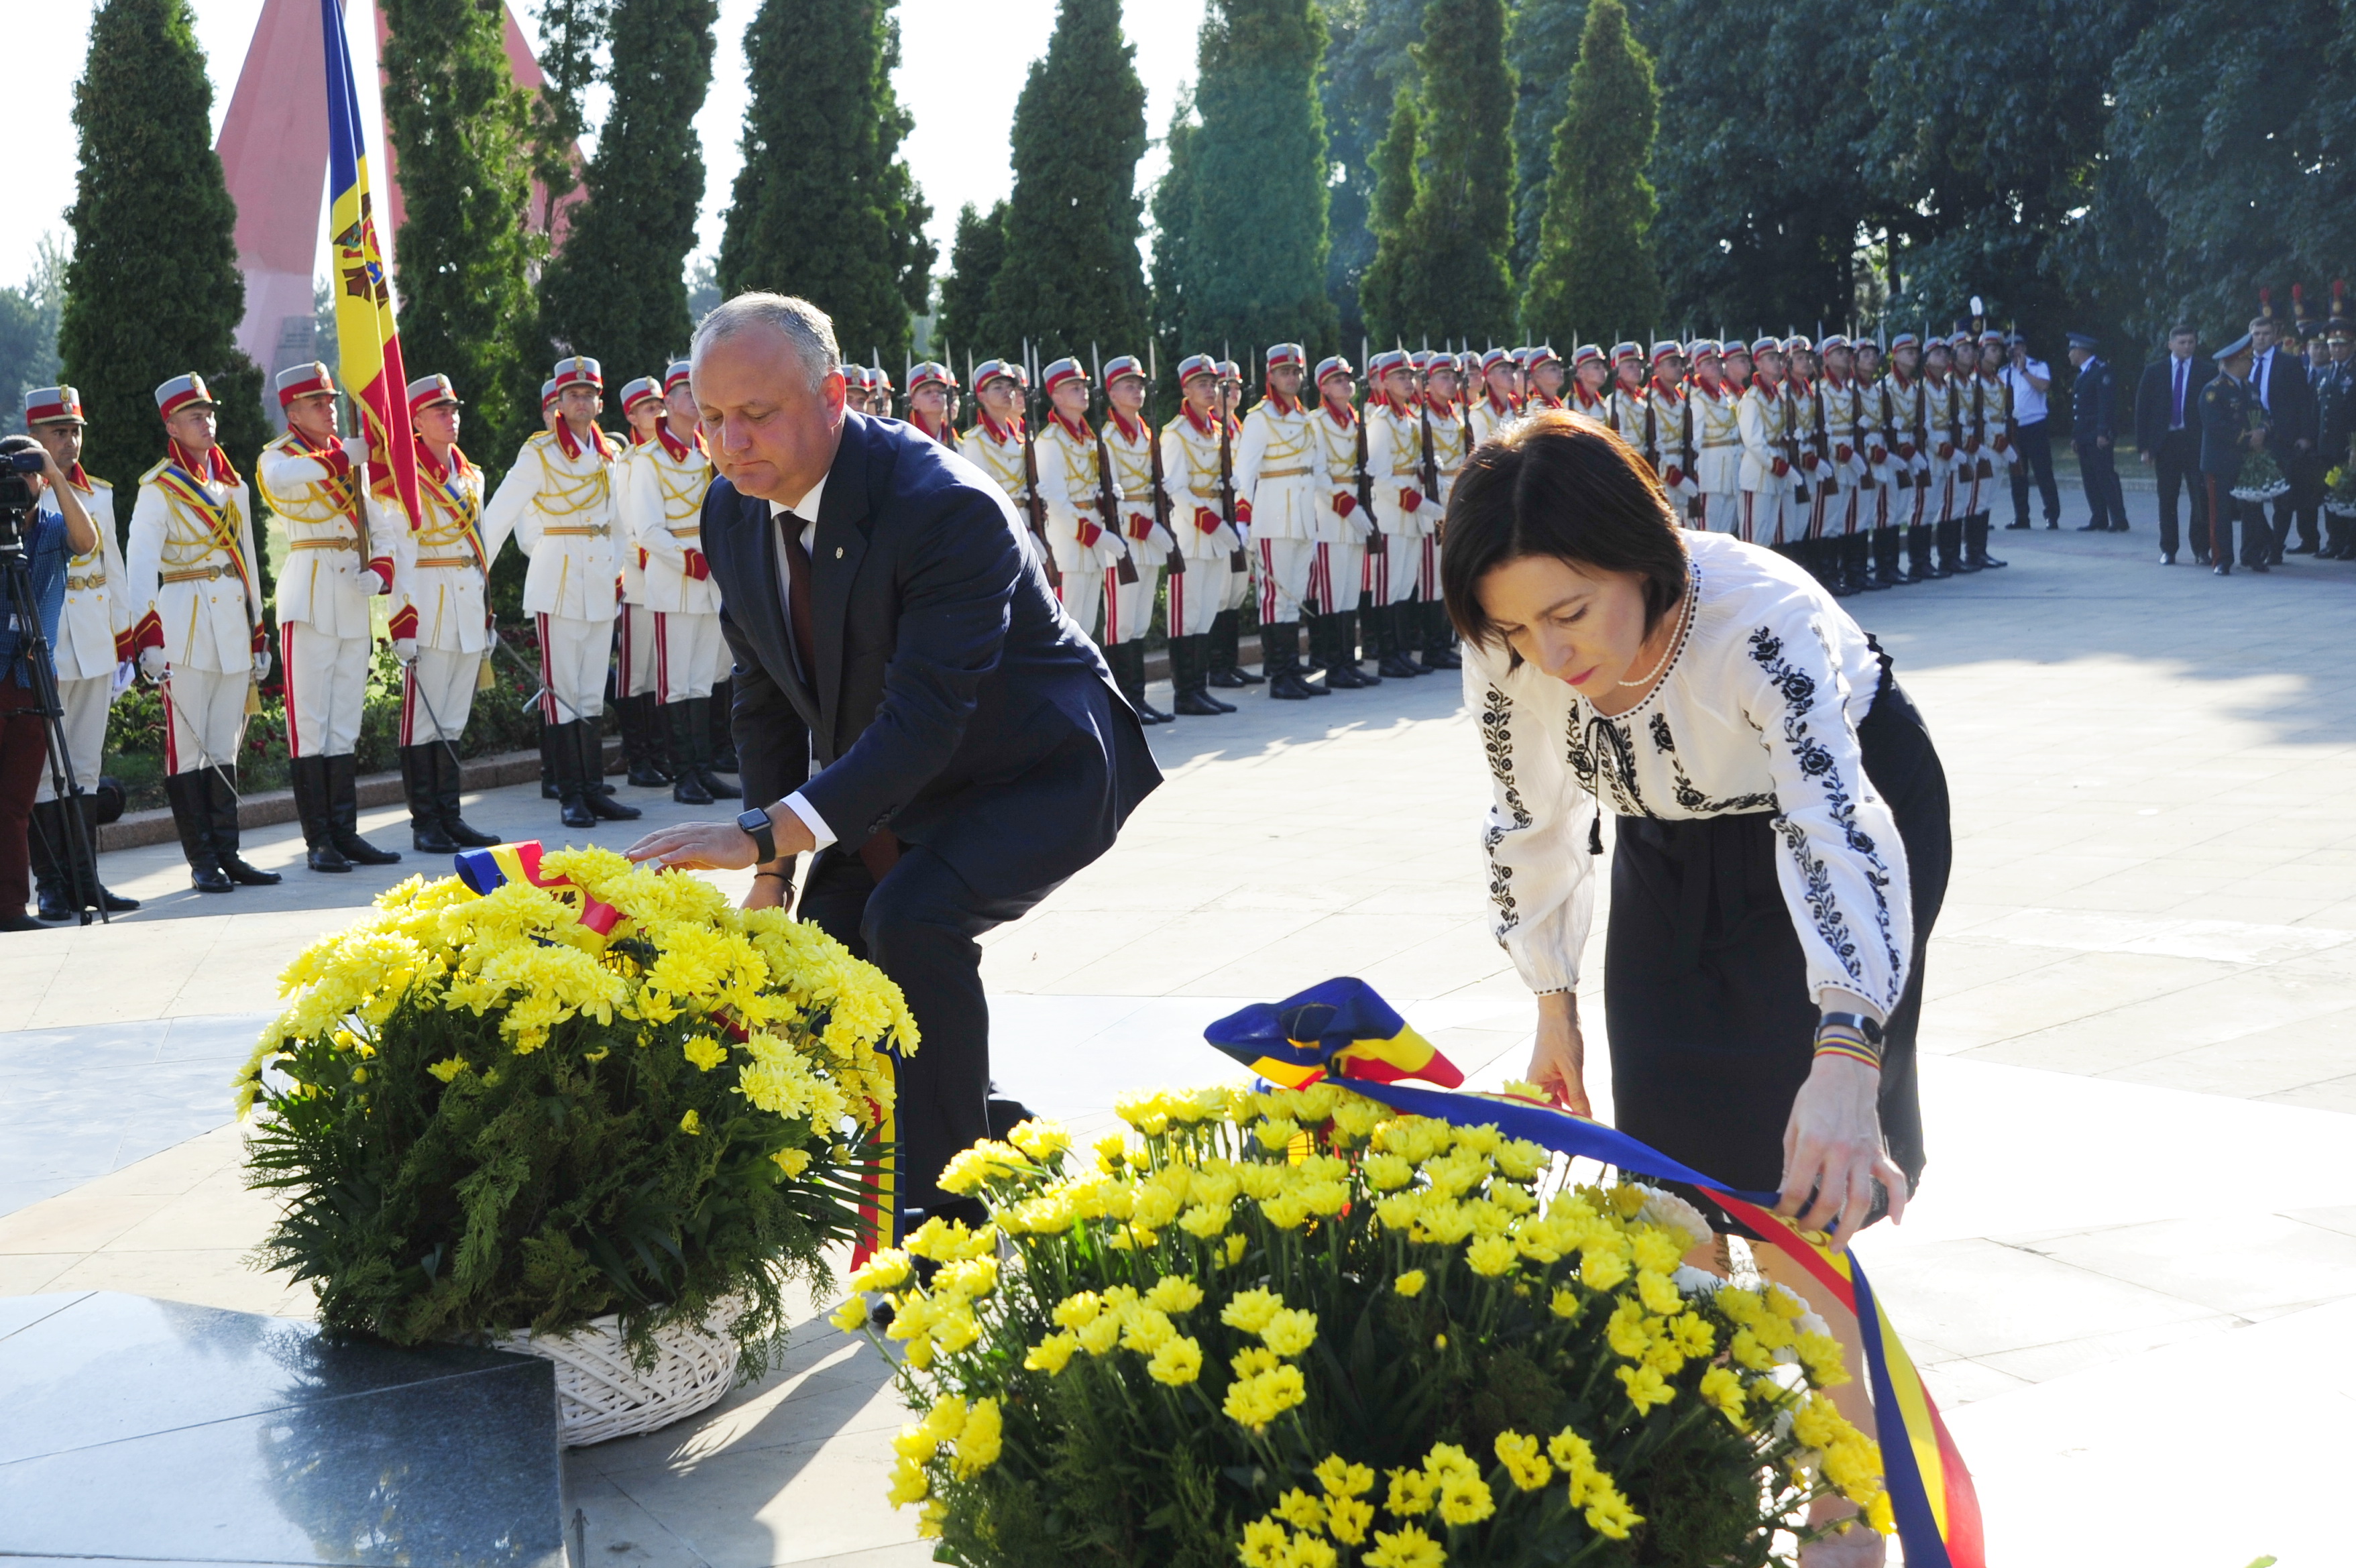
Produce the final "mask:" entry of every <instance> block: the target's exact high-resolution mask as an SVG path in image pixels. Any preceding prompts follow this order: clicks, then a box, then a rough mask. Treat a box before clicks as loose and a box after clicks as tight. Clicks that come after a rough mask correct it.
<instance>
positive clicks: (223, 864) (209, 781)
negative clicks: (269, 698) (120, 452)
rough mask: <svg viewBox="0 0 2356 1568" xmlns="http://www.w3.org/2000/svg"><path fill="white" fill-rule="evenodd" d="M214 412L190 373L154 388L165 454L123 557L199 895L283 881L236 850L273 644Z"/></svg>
mask: <svg viewBox="0 0 2356 1568" xmlns="http://www.w3.org/2000/svg"><path fill="white" fill-rule="evenodd" d="M216 407H217V405H216V404H215V403H214V402H213V396H212V393H211V392H209V391H208V390H207V389H206V387H205V382H204V378H203V377H201V376H198V375H197V374H195V373H193V372H191V373H190V374H187V375H185V376H175V377H173V378H172V379H171V380H170V381H166V382H165V383H164V384H163V385H162V386H159V387H157V388H156V389H155V408H156V412H157V413H160V414H162V416H163V420H164V432H165V435H166V441H167V446H166V453H165V456H164V460H163V461H162V462H160V463H157V464H156V465H155V467H152V468H150V469H148V470H147V471H146V472H145V474H143V475H141V476H140V478H139V499H138V500H137V502H136V503H134V505H133V507H132V509H131V538H130V543H129V547H128V548H127V549H125V551H124V552H123V554H124V557H125V561H124V572H123V578H124V581H125V583H126V585H128V588H129V591H130V596H131V608H132V610H133V611H134V612H135V618H134V623H133V631H132V640H133V642H134V645H135V646H136V647H137V648H138V650H139V670H140V673H141V674H143V675H145V676H146V677H147V678H148V679H149V680H151V681H154V682H156V684H157V685H158V686H159V687H160V688H161V689H162V693H163V697H164V712H165V725H166V727H165V732H164V768H165V773H166V778H165V780H164V792H165V794H166V797H167V798H168V799H169V800H171V803H172V822H173V825H174V826H176V827H177V828H178V830H179V833H180V849H181V852H182V853H183V854H186V855H187V860H188V877H189V880H190V882H191V883H193V884H194V885H195V886H196V889H197V891H198V892H199V893H227V892H229V891H230V889H231V888H232V887H236V886H246V887H267V886H273V884H275V883H277V882H278V881H279V880H280V877H279V875H278V873H276V872H274V871H263V870H261V869H259V868H258V867H256V866H253V865H250V864H248V863H247V862H246V860H245V859H244V858H243V857H242V856H241V855H240V854H238V821H237V804H238V796H237V779H236V768H237V750H238V743H239V742H240V740H241V739H242V738H243V736H244V734H245V716H246V707H247V703H248V702H249V700H250V699H251V698H252V695H253V689H254V686H255V685H256V684H257V683H259V682H262V680H264V679H266V678H267V677H268V676H269V673H270V640H269V635H268V632H267V630H266V629H265V627H264V623H263V620H262V586H261V583H260V580H259V579H258V578H257V577H256V575H255V573H254V553H253V519H252V513H251V512H249V511H248V510H246V489H245V480H244V479H243V478H241V477H240V476H239V474H238V471H237V470H236V469H235V468H233V467H230V461H229V458H228V456H226V455H225V454H224V453H223V452H222V451H221V449H220V445H219V443H218V441H217V440H216V438H215V437H216V434H217V430H218V425H217V424H216V419H215V409H216Z"/></svg>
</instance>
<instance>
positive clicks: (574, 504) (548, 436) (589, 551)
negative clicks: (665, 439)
mask: <svg viewBox="0 0 2356 1568" xmlns="http://www.w3.org/2000/svg"><path fill="white" fill-rule="evenodd" d="M617 456H618V454H617V452H616V449H615V446H614V443H613V440H612V438H611V437H609V436H607V435H605V432H604V431H602V430H599V429H597V428H596V427H594V425H593V426H592V427H591V429H590V436H589V440H588V441H587V442H586V443H584V442H581V441H578V440H576V439H575V438H574V436H573V427H572V426H571V425H570V424H566V423H565V422H564V421H563V420H562V419H559V420H558V421H557V427H556V430H555V431H554V432H553V433H551V432H548V431H541V432H540V433H539V434H537V435H532V436H531V437H530V438H529V439H528V440H526V441H525V442H524V444H523V449H522V450H521V451H519V452H518V453H517V454H516V460H515V466H514V467H511V468H509V470H508V477H507V478H505V479H503V480H502V481H500V484H499V488H498V493H497V494H495V495H493V496H492V497H491V504H490V505H489V506H487V507H486V508H485V509H484V510H483V531H484V534H485V537H487V538H488V537H499V538H504V537H506V536H507V534H508V533H509V532H510V531H512V532H513V533H514V534H515V540H516V543H517V544H519V546H521V547H522V550H523V553H525V554H526V555H528V556H530V558H531V566H530V570H529V571H527V572H526V573H525V574H524V582H523V607H524V608H525V609H527V610H529V611H530V612H531V613H532V614H533V615H534V616H536V617H538V618H539V621H540V672H541V681H542V682H545V683H546V685H547V688H548V689H547V691H546V693H544V694H543V695H542V696H541V720H542V721H543V722H545V723H548V724H552V725H556V724H569V723H571V722H572V721H573V720H575V719H592V718H595V717H596V716H597V715H599V714H602V713H604V712H605V671H606V668H607V666H608V664H609V662H610V661H611V660H612V657H613V650H614V616H615V609H616V603H617V599H618V596H617V594H616V578H617V577H618V576H619V575H620V572H621V562H620V559H619V555H618V553H617V551H616V540H615V531H616V524H617V522H618V521H619V518H618V515H617V508H616V504H615V497H614V467H615V461H616V457H617Z"/></svg>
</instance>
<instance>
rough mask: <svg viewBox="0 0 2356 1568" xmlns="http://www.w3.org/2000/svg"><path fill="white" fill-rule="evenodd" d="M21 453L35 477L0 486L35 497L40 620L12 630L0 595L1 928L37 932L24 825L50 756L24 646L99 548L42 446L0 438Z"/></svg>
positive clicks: (31, 556)
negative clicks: (78, 566)
mask: <svg viewBox="0 0 2356 1568" xmlns="http://www.w3.org/2000/svg"><path fill="white" fill-rule="evenodd" d="M27 452H29V453H33V454H36V455H37V456H39V458H40V460H41V467H40V471H39V472H38V473H37V474H18V473H16V472H15V470H14V468H13V467H8V468H6V469H5V471H0V484H7V485H9V486H10V488H12V489H13V488H14V485H15V483H17V482H21V483H22V484H23V485H24V486H25V487H26V489H29V490H30V491H31V493H32V495H33V498H34V501H35V505H34V508H33V510H31V512H30V513H29V515H27V517H26V519H25V521H24V536H23V550H24V557H25V566H26V571H27V577H28V579H29V580H30V583H31V586H32V597H33V604H34V607H35V609H36V612H37V614H38V615H39V617H40V621H41V624H40V626H39V627H38V628H28V627H19V626H18V625H17V624H16V604H15V600H14V596H5V597H0V931H37V930H39V929H42V928H41V923H40V922H39V921H38V920H36V919H34V918H31V917H30V916H28V915H27V914H26V913H25V900H26V899H27V897H30V896H31V893H32V886H31V875H30V866H29V865H28V858H29V857H28V855H27V843H26V823H27V821H28V820H29V819H30V817H31V815H32V810H33V793H34V791H35V790H36V789H38V788H39V787H40V779H41V768H42V767H43V765H44V764H46V763H47V762H48V757H49V735H48V725H47V722H46V721H45V720H44V719H43V717H42V714H41V711H40V701H39V698H38V696H37V694H36V692H35V687H34V681H33V669H32V660H31V646H30V645H31V643H32V640H33V637H34V635H35V633H36V631H37V634H38V635H39V636H40V637H41V638H42V639H55V638H56V637H57V635H58V613H59V610H61V609H63V608H64V607H65V600H66V562H67V560H68V559H69V558H70V557H71V556H75V555H87V554H88V553H91V551H93V550H95V549H97V548H98V545H99V538H98V529H97V527H96V525H95V524H93V523H92V522H91V521H90V513H89V512H88V511H86V510H83V509H82V504H81V500H80V498H79V497H77V496H76V495H75V494H74V491H73V487H72V486H70V485H69V484H67V483H66V477H65V474H64V471H63V470H61V469H60V468H59V467H58V460H57V458H56V457H54V456H51V455H50V454H49V452H48V448H46V447H44V446H42V445H41V444H40V443H39V442H37V441H36V440H34V439H33V438H32V437H31V436H29V435H11V436H7V437H5V439H0V459H9V458H15V457H16V456H17V455H18V454H19V453H27ZM10 526H13V525H0V527H10Z"/></svg>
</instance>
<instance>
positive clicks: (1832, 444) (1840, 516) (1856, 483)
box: [1816, 371, 1873, 534]
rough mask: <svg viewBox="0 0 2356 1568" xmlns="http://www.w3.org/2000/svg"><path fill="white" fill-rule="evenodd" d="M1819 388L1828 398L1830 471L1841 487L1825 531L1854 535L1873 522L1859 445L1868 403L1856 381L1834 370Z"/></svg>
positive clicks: (1825, 375)
mask: <svg viewBox="0 0 2356 1568" xmlns="http://www.w3.org/2000/svg"><path fill="white" fill-rule="evenodd" d="M1816 386H1817V389H1818V390H1819V391H1821V392H1823V393H1824V399H1825V450H1826V453H1827V454H1829V455H1830V456H1831V459H1832V462H1831V466H1830V467H1829V469H1828V470H1827V472H1828V473H1829V474H1830V475H1831V477H1832V478H1833V480H1834V482H1835V483H1837V485H1839V487H1840V489H1839V490H1838V491H1837V493H1835V494H1834V495H1833V496H1832V497H1831V498H1829V503H1830V504H1829V505H1828V507H1827V509H1826V514H1825V532H1826V533H1837V534H1851V533H1855V532H1857V531H1858V524H1859V522H1860V521H1862V522H1863V523H1864V524H1866V525H1867V526H1870V525H1871V524H1872V521H1873V519H1872V518H1871V517H1870V516H1867V515H1865V514H1864V511H1863V507H1864V499H1865V496H1866V491H1865V489H1863V485H1864V481H1865V475H1866V462H1865V453H1864V450H1863V448H1862V447H1861V446H1859V445H1858V410H1859V405H1860V404H1862V403H1863V402H1864V401H1865V400H1864V397H1863V394H1862V393H1861V392H1859V390H1858V385H1857V382H1856V381H1851V380H1847V379H1845V378H1843V377H1841V376H1837V375H1835V374H1834V373H1833V372H1832V371H1826V372H1825V373H1824V376H1823V378H1822V379H1821V380H1820V381H1817V382H1816Z"/></svg>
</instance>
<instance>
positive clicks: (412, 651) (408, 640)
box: [392, 637, 417, 664]
mask: <svg viewBox="0 0 2356 1568" xmlns="http://www.w3.org/2000/svg"><path fill="white" fill-rule="evenodd" d="M392 656H393V657H394V658H395V659H398V660H401V661H402V663H403V664H414V663H416V662H417V639H415V638H413V637H396V638H394V639H392Z"/></svg>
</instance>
